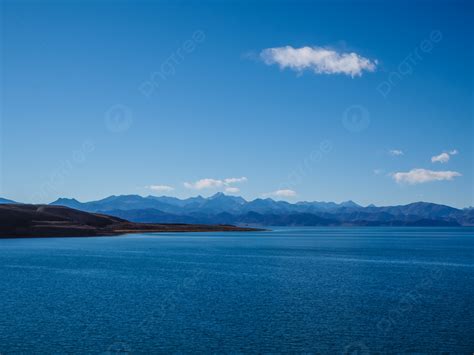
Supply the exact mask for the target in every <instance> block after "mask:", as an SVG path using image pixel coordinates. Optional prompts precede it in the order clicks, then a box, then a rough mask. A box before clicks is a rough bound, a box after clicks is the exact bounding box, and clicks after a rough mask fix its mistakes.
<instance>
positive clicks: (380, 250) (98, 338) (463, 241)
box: [0, 228, 474, 354]
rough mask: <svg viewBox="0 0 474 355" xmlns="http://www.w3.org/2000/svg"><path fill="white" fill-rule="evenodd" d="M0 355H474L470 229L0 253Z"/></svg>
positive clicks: (161, 241) (81, 243)
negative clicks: (299, 354) (275, 354)
mask: <svg viewBox="0 0 474 355" xmlns="http://www.w3.org/2000/svg"><path fill="white" fill-rule="evenodd" d="M0 311H1V317H0V353H2V354H9V353H19V352H23V353H25V352H26V353H35V354H38V353H109V354H110V353H127V352H129V353H150V352H154V353H156V352H162V353H169V352H172V353H176V352H181V353H216V352H218V353H288V352H292V353H331V354H334V353H339V354H349V353H357V354H369V353H413V352H417V353H430V354H433V353H443V352H449V353H455V354H457V353H466V354H471V353H472V352H473V351H474V229H472V228H298V229H296V228H293V229H291V228H275V229H274V230H273V231H270V232H259V233H257V232H252V233H235V232H233V233H194V234H193V233H185V234H140V235H127V236H121V237H103V238H41V239H16V240H15V239H4V240H0Z"/></svg>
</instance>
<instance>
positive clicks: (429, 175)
mask: <svg viewBox="0 0 474 355" xmlns="http://www.w3.org/2000/svg"><path fill="white" fill-rule="evenodd" d="M457 176H461V174H460V173H458V172H457V171H433V170H427V169H412V170H410V171H408V172H398V173H393V174H392V178H393V179H394V180H395V181H396V182H397V183H399V184H402V183H407V184H410V185H414V184H423V183H425V182H431V181H443V180H448V181H449V180H453V179H454V178H455V177H457Z"/></svg>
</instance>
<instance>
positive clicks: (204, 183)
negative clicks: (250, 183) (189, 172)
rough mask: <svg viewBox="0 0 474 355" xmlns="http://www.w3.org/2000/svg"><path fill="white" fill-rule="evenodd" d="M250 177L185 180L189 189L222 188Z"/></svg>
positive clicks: (185, 184)
mask: <svg viewBox="0 0 474 355" xmlns="http://www.w3.org/2000/svg"><path fill="white" fill-rule="evenodd" d="M247 180H248V179H247V178H246V177H245V176H243V177H240V178H226V179H224V180H220V179H210V178H207V179H201V180H198V181H196V182H185V183H184V187H186V188H187V189H194V190H203V189H215V188H222V187H228V186H229V185H232V184H238V183H242V182H246V181H247Z"/></svg>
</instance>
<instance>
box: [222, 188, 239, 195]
mask: <svg viewBox="0 0 474 355" xmlns="http://www.w3.org/2000/svg"><path fill="white" fill-rule="evenodd" d="M225 192H227V193H229V194H237V193H239V192H240V189H239V188H238V187H226V188H225Z"/></svg>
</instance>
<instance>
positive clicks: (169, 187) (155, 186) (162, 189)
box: [145, 185, 174, 192]
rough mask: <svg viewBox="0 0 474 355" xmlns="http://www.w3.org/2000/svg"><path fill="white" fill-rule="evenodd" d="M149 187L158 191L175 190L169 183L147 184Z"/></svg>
mask: <svg viewBox="0 0 474 355" xmlns="http://www.w3.org/2000/svg"><path fill="white" fill-rule="evenodd" d="M145 187H146V188H147V189H150V190H153V191H156V192H169V191H173V190H174V187H172V186H168V185H149V186H145Z"/></svg>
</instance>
